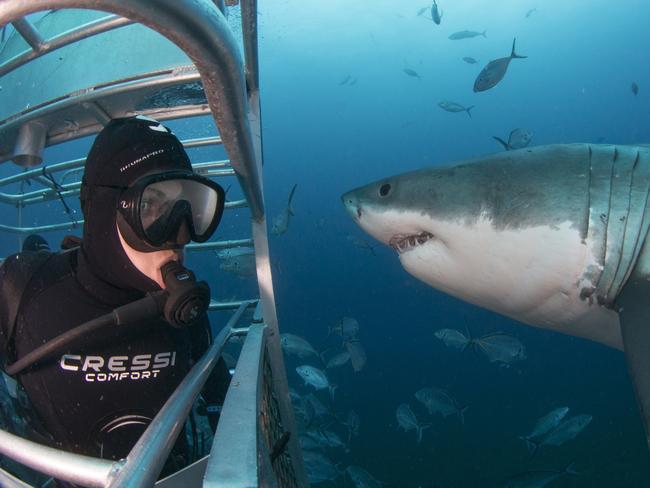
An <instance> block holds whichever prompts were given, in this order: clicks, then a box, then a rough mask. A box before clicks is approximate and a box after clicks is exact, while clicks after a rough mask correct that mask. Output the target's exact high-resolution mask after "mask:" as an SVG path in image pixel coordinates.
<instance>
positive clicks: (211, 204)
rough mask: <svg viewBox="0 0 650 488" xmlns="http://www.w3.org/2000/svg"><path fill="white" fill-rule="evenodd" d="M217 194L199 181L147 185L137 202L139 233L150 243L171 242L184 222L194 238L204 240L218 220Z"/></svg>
mask: <svg viewBox="0 0 650 488" xmlns="http://www.w3.org/2000/svg"><path fill="white" fill-rule="evenodd" d="M219 205H220V202H219V193H217V191H216V190H215V189H214V188H212V187H210V186H208V185H206V184H204V183H201V182H200V181H195V180H191V179H171V180H164V181H159V182H156V183H151V184H150V185H147V186H146V187H145V188H144V190H143V192H142V198H141V199H140V209H139V210H140V221H141V223H142V229H143V230H144V232H145V234H146V236H147V238H148V239H149V240H150V241H152V243H156V244H160V243H162V242H164V241H166V240H169V239H170V238H173V236H174V235H175V233H176V232H177V231H178V228H179V226H180V225H181V224H182V223H183V222H187V223H188V224H189V223H190V222H191V224H192V229H193V234H194V235H193V238H194V239H200V240H205V239H207V238H208V237H209V235H206V233H207V232H208V231H209V230H210V229H211V227H212V224H213V222H214V221H215V219H216V218H218V215H217V210H218V208H219Z"/></svg>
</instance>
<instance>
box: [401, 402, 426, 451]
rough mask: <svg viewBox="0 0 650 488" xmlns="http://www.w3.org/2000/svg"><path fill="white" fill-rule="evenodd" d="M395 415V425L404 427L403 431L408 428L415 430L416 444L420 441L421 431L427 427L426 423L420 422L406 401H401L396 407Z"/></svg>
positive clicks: (406, 430)
mask: <svg viewBox="0 0 650 488" xmlns="http://www.w3.org/2000/svg"><path fill="white" fill-rule="evenodd" d="M395 417H396V418H397V426H398V427H401V428H402V429H404V431H405V432H408V431H409V430H415V431H416V433H417V442H418V444H419V443H420V441H422V432H423V431H424V429H426V428H428V427H429V425H428V424H420V422H418V419H417V417H416V416H415V414H414V413H413V410H411V406H410V405H409V404H408V403H402V404H400V405H399V406H398V407H397V410H396V411H395Z"/></svg>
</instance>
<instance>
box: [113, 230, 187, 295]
mask: <svg viewBox="0 0 650 488" xmlns="http://www.w3.org/2000/svg"><path fill="white" fill-rule="evenodd" d="M117 235H118V236H119V238H120V243H121V244H122V249H124V252H125V253H126V255H127V256H128V258H129V260H130V261H131V262H132V263H133V266H135V267H136V268H137V270H138V271H140V273H142V274H143V275H145V276H146V277H148V278H149V279H151V280H153V281H155V282H156V283H157V284H158V286H159V287H160V288H161V289H163V290H164V289H165V283H164V281H163V278H162V273H161V271H160V268H161V267H162V266H163V265H165V264H166V263H168V262H170V261H180V262H181V263H182V262H183V250H182V249H163V250H161V251H154V252H141V251H137V250H135V249H133V248H132V247H131V246H129V245H128V244H127V243H126V241H125V240H124V237H122V234H121V232H120V229H119V228H118V229H117Z"/></svg>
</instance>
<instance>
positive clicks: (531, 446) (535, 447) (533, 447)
mask: <svg viewBox="0 0 650 488" xmlns="http://www.w3.org/2000/svg"><path fill="white" fill-rule="evenodd" d="M526 447H528V451H529V452H530V460H531V461H532V460H533V458H534V457H535V454H537V451H539V443H538V442H535V441H531V440H530V439H526Z"/></svg>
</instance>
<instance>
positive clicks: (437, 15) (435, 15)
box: [431, 0, 442, 25]
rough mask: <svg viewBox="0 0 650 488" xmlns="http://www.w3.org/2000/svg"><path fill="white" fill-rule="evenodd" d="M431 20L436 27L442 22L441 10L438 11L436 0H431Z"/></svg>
mask: <svg viewBox="0 0 650 488" xmlns="http://www.w3.org/2000/svg"><path fill="white" fill-rule="evenodd" d="M431 20H433V21H434V22H435V23H436V24H437V25H440V21H441V20H442V10H438V4H437V3H436V0H433V5H431Z"/></svg>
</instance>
